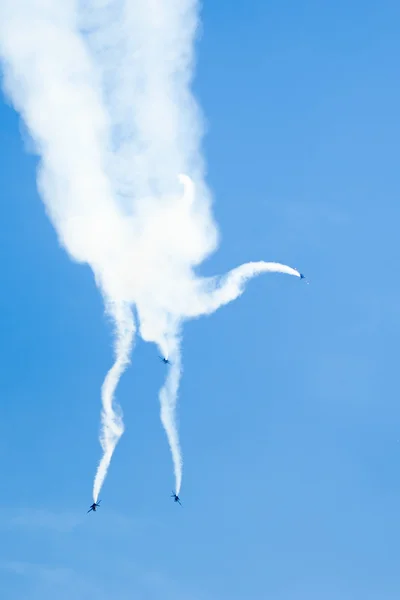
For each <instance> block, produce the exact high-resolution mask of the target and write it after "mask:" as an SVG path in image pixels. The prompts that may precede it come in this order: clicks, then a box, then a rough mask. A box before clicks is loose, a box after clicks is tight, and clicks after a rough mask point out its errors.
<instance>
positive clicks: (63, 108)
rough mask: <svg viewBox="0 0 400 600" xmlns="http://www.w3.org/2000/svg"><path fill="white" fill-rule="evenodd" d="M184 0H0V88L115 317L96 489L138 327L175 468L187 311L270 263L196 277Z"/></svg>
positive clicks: (198, 124)
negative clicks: (156, 381) (154, 358)
mask: <svg viewBox="0 0 400 600" xmlns="http://www.w3.org/2000/svg"><path fill="white" fill-rule="evenodd" d="M198 26H199V4H198V2H197V1H196V0H146V1H143V0H85V1H83V0H82V1H78V0H62V1H60V0H2V2H1V4H0V55H1V58H2V64H3V71H4V90H5V93H6V95H7V96H8V97H9V98H10V99H11V101H12V103H13V105H14V107H15V109H16V110H17V111H19V112H20V114H21V116H22V118H23V120H24V122H25V124H26V126H27V128H28V130H29V132H30V135H31V137H32V139H33V140H34V143H35V147H36V152H37V154H38V156H39V157H40V161H39V166H38V188H39V191H40V194H41V196H42V199H43V202H44V204H45V207H46V210H47V212H48V215H49V217H50V219H51V221H52V222H53V224H54V227H55V228H56V230H57V233H58V236H59V240H60V243H61V244H62V245H63V246H64V248H65V249H66V251H67V252H68V253H69V255H70V256H71V258H72V259H73V260H75V261H78V262H82V263H87V264H89V265H90V266H91V268H92V270H93V273H94V276H95V279H96V283H97V285H98V287H99V289H100V291H101V293H102V295H103V297H104V301H105V305H106V310H107V312H108V314H109V315H110V316H111V318H112V319H113V321H114V325H115V362H114V364H113V366H112V367H111V369H110V371H109V372H108V374H107V376H106V378H105V381H104V384H103V387H102V394H101V397H102V431H101V438H100V441H101V445H102V448H103V457H102V459H101V462H100V464H99V467H98V470H97V474H96V477H95V482H94V489H93V497H94V500H95V501H97V499H98V497H99V493H100V490H101V487H102V485H103V482H104V479H105V477H106V474H107V469H108V467H109V464H110V461H111V457H112V454H113V452H114V449H115V446H116V444H117V442H118V440H119V438H120V436H121V435H122V433H123V423H122V413H121V411H120V409H119V407H118V405H117V404H116V402H115V399H114V394H115V390H116V387H117V385H118V381H119V379H120V377H121V375H122V373H123V371H124V369H125V368H126V366H127V364H128V362H129V359H130V353H131V349H132V344H133V340H134V333H135V323H134V318H133V312H132V308H133V307H135V310H136V315H137V321H138V322H137V327H138V333H139V334H140V336H141V337H142V338H143V339H144V340H146V341H149V342H153V343H155V344H156V345H157V346H158V348H159V351H160V352H161V354H162V355H163V356H165V357H167V358H168V359H169V360H170V365H167V368H168V374H167V379H166V382H165V384H164V386H163V388H162V390H161V391H160V403H161V420H162V423H163V426H164V428H165V431H166V434H167V437H168V441H169V445H170V448H171V453H172V458H173V462H174V471H175V479H176V483H175V486H176V487H175V489H176V493H177V494H179V490H180V487H181V480H182V456H181V450H180V444H179V437H178V431H177V425H176V416H175V415H176V402H177V395H178V387H179V380H180V377H181V353H180V339H181V331H182V324H183V322H184V321H185V320H186V319H190V318H194V317H198V316H200V315H203V314H208V313H211V312H213V311H215V310H217V309H218V308H219V307H220V306H222V305H224V304H227V303H228V302H231V301H232V300H234V299H235V298H237V297H238V296H239V295H240V294H241V293H242V292H243V290H244V286H245V283H246V281H247V280H249V279H250V278H252V277H254V276H255V275H258V274H260V273H264V272H269V271H275V272H281V273H287V274H290V275H295V276H299V275H300V274H299V273H298V272H297V271H296V270H295V269H291V268H289V267H286V266H284V265H280V264H278V263H264V262H256V263H249V264H246V265H242V266H240V267H238V268H236V269H234V270H233V271H231V272H230V273H228V274H227V275H225V276H224V277H219V278H206V279H202V278H199V277H198V276H197V275H195V269H196V268H197V267H198V266H199V265H200V264H201V263H202V262H203V261H204V259H205V258H206V257H207V256H209V255H210V253H212V252H213V251H214V250H215V249H216V248H217V245H218V231H217V227H216V224H215V222H214V220H213V217H212V213H211V195H210V192H209V189H208V188H207V185H206V182H205V178H204V166H203V159H202V155H201V147H200V144H201V137H202V119H201V114H200V111H199V108H198V106H197V104H196V102H195V100H194V98H193V96H192V93H191V81H192V77H193V70H194V65H193V58H194V57H193V52H194V41H195V37H196V31H197V28H198Z"/></svg>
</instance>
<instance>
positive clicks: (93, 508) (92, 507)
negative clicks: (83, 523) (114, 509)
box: [88, 500, 101, 513]
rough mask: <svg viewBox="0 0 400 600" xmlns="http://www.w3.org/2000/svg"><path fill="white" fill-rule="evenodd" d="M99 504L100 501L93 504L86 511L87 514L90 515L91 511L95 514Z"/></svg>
mask: <svg viewBox="0 0 400 600" xmlns="http://www.w3.org/2000/svg"><path fill="white" fill-rule="evenodd" d="M100 502H101V500H99V502H98V503H96V502H93V504H92V506H91V507H90V508H89V510H88V513H90V512H91V511H93V512H96V508H98V507H99V506H100Z"/></svg>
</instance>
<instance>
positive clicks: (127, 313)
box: [93, 304, 135, 502]
mask: <svg viewBox="0 0 400 600" xmlns="http://www.w3.org/2000/svg"><path fill="white" fill-rule="evenodd" d="M108 312H109V314H110V315H111V317H112V318H113V320H114V322H115V326H116V332H115V362H114V364H113V366H112V367H111V369H110V370H109V371H108V373H107V375H106V378H105V380H104V383H103V386H102V389H101V400H102V404H103V411H102V415H101V421H102V431H101V437H100V441H101V446H102V448H103V452H104V454H103V457H102V459H101V461H100V464H99V466H98V468H97V473H96V477H95V479H94V485H93V500H94V502H97V500H98V497H99V493H100V490H101V488H102V485H103V482H104V479H105V477H106V475H107V470H108V467H109V465H110V462H111V458H112V455H113V453H114V450H115V446H116V445H117V443H118V440H119V438H120V437H121V435H122V434H123V432H124V424H123V422H122V417H121V410H120V407H119V405H117V410H115V408H114V405H113V404H114V394H115V390H116V387H117V385H118V382H119V380H120V378H121V375H122V373H123V372H124V370H125V369H126V367H127V366H128V364H129V357H130V354H131V350H132V344H133V336H134V333H135V328H134V322H133V315H132V310H131V308H130V307H129V306H126V305H119V306H114V305H112V304H111V305H110V306H109V307H108Z"/></svg>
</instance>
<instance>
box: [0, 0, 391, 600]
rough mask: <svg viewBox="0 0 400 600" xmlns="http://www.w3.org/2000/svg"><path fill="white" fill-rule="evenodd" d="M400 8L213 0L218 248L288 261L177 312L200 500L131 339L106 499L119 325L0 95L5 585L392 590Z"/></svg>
mask: <svg viewBox="0 0 400 600" xmlns="http://www.w3.org/2000/svg"><path fill="white" fill-rule="evenodd" d="M399 18H400V5H399V3H398V2H397V1H395V0H393V1H389V0H383V1H382V2H380V3H377V2H373V1H372V0H363V1H361V0H353V2H347V1H346V2H345V1H344V0H336V1H335V2H334V1H328V2H319V1H317V0H315V1H311V0H303V1H301V2H299V1H297V0H286V1H282V0H279V1H278V0H269V1H268V2H267V1H265V0H253V1H252V2H238V1H233V2H232V1H229V2H228V1H227V0H219V1H218V2H213V1H211V0H206V2H205V4H204V9H203V31H202V36H201V39H200V40H199V45H198V50H199V54H198V69H197V77H196V81H195V91H196V94H197V96H198V98H199V100H200V102H201V104H202V107H203V109H204V112H205V116H206V120H207V128H208V133H207V137H206V139H205V144H204V147H205V153H206V158H207V162H208V165H209V175H208V181H209V183H210V185H211V187H212V189H213V191H214V193H215V200H216V203H215V215H216V219H217V221H218V223H219V225H220V227H221V232H222V243H221V248H220V250H219V251H218V253H216V254H215V255H214V256H213V257H212V258H211V259H210V260H209V261H207V263H206V264H205V265H204V266H203V273H204V274H214V273H222V272H225V271H226V270H227V269H228V268H231V267H233V266H236V265H237V264H239V263H241V262H244V261H247V260H258V259H266V260H278V261H281V262H286V263H288V264H290V265H293V266H296V267H298V268H300V269H301V270H302V271H304V272H305V273H306V274H307V275H308V277H309V279H310V281H311V284H310V285H309V286H306V285H302V284H301V283H300V282H299V281H298V280H295V279H293V278H290V277H284V276H279V275H271V276H265V277H262V278H259V279H258V280H255V281H253V282H252V283H251V284H250V285H249V286H248V289H247V292H246V294H245V295H244V296H243V297H242V298H240V299H239V300H238V301H237V302H235V303H233V304H231V305H229V306H227V307H226V308H224V309H221V310H220V311H219V312H217V313H216V314H214V315H213V316H211V317H209V318H205V319H201V320H198V321H194V322H191V323H189V324H187V326H186V327H185V338H184V369H185V370H184V377H183V381H182V387H181V393H180V405H179V419H180V427H181V436H182V446H183V451H184V461H185V462H184V479H183V487H182V500H183V504H184V506H183V508H180V507H179V506H177V505H175V504H173V502H172V501H171V500H170V498H169V494H170V490H171V488H172V486H173V478H172V466H171V460H170V455H169V450H168V447H167V443H166V439H165V435H164V432H163V430H162V428H161V425H160V422H159V416H158V413H159V408H158V400H157V393H158V389H159V387H160V385H161V384H162V381H163V377H164V376H165V367H164V366H163V365H162V363H160V362H159V360H158V358H157V351H156V349H155V348H154V347H152V346H148V345H145V344H143V343H142V342H139V343H138V344H137V347H136V349H135V352H134V357H133V363H132V367H131V368H130V369H129V371H128V372H127V373H126V375H124V378H123V380H122V382H121V385H120V387H119V390H118V399H119V400H120V402H121V404H122V406H123V410H124V415H125V421H126V433H125V435H124V437H123V438H122V440H121V442H120V444H119V446H118V448H117V451H116V453H115V456H114V461H113V463H112V467H111V470H110V472H109V476H108V479H107V480H106V483H105V486H104V488H103V492H102V498H103V505H102V507H101V510H100V511H99V512H98V513H97V514H95V515H93V514H90V515H86V514H85V511H86V510H87V506H88V505H89V503H90V502H91V488H92V479H93V475H94V472H95V469H96V464H97V461H98V459H99V458H100V447H99V444H98V441H97V435H98V428H99V411H100V402H99V388H100V385H101V382H102V379H103V376H104V374H105V372H106V370H107V369H108V367H109V366H110V363H111V360H112V353H111V346H110V343H111V337H110V329H109V325H108V324H107V322H106V320H105V318H104V315H103V306H102V300H101V297H100V295H99V294H98V292H97V290H96V288H95V285H94V282H93V277H92V275H91V272H90V270H89V268H87V267H83V266H79V265H76V264H73V263H72V262H70V260H69V258H68V256H67V255H66V254H65V252H64V251H63V250H62V249H61V248H60V247H59V245H58V242H57V238H56V234H55V232H54V230H53V228H52V226H51V224H50V222H49V221H48V219H47V217H46V214H45V211H44V207H43V205H42V203H41V201H40V199H39V197H38V194H37V192H36V187H35V168H36V159H35V158H34V157H33V156H32V155H29V154H27V153H26V152H25V150H24V143H23V141H22V138H21V135H20V133H21V126H20V123H19V119H18V117H17V115H16V114H15V113H14V112H13V111H12V110H11V109H10V108H9V107H8V106H7V105H6V104H4V103H3V104H2V105H1V106H0V130H1V133H0V144H1V162H0V189H1V198H2V202H1V204H0V210H1V214H0V223H1V225H0V248H1V257H2V266H1V281H2V286H1V289H2V293H1V294H0V314H1V318H0V325H1V335H0V356H1V369H0V390H1V400H0V402H1V407H2V410H1V419H0V464H1V488H0V489H1V501H0V508H1V511H0V531H1V544H0V597H1V598H2V599H3V598H4V599H5V600H17V599H18V600H20V599H22V598H23V599H24V600H50V599H51V600H53V599H54V598H57V600H64V599H65V600H66V599H68V600H84V599H89V598H90V599H91V598H94V597H95V598H96V599H97V600H130V599H133V598H135V599H140V600H142V599H143V600H161V599H162V600H169V599H171V600H266V599H271V600H272V599H273V600H322V599H323V600H358V599H360V600H398V598H399V597H400V571H399V558H400V553H399V503H400V469H399V460H400V403H399V394H398V370H399V367H398V362H399V355H398V348H399V343H398V340H399V333H400V304H399V291H400V284H399V278H398V268H399V259H400V256H399V251H398V223H399V218H400V205H399V195H400V182H399V166H398V165H399V139H400V121H399V106H400V83H399V54H400V37H399Z"/></svg>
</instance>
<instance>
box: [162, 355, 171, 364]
mask: <svg viewBox="0 0 400 600" xmlns="http://www.w3.org/2000/svg"><path fill="white" fill-rule="evenodd" d="M160 360H162V362H163V363H164V365H170V364H171V362H170V361H169V360H168V358H165V356H160Z"/></svg>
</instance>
